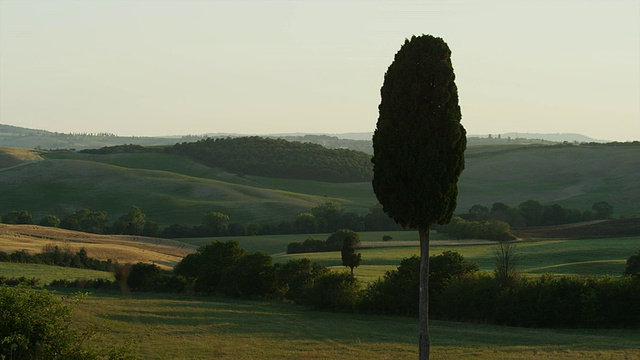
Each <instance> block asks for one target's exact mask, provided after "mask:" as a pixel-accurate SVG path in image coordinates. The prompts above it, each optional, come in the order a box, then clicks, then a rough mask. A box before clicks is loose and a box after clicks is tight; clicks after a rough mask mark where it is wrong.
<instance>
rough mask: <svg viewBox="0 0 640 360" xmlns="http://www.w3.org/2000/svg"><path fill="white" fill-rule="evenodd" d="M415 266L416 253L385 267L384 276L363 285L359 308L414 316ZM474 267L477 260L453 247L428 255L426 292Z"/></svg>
mask: <svg viewBox="0 0 640 360" xmlns="http://www.w3.org/2000/svg"><path fill="white" fill-rule="evenodd" d="M419 270H420V258H419V257H417V256H412V257H410V258H406V259H403V260H402V261H401V262H400V265H399V266H398V268H397V269H396V270H392V271H387V273H386V274H385V276H384V278H382V279H379V280H377V281H375V282H373V283H372V284H370V285H369V286H368V287H367V290H366V292H365V295H364V297H363V299H362V304H361V305H360V307H361V309H362V311H366V312H373V313H383V314H398V315H413V316H417V315H418V284H419V281H420V273H419ZM478 270H479V268H478V264H475V263H472V262H470V261H468V260H466V259H465V258H464V256H462V255H460V254H459V253H457V252H455V251H445V252H443V253H442V254H440V255H433V256H431V257H430V258H429V291H430V295H432V296H433V295H434V294H435V293H438V292H440V291H442V289H443V288H444V287H445V286H446V285H447V284H448V283H449V282H450V281H451V279H453V278H455V277H459V276H464V275H467V274H472V273H475V272H477V271H478ZM432 311H433V309H432Z"/></svg>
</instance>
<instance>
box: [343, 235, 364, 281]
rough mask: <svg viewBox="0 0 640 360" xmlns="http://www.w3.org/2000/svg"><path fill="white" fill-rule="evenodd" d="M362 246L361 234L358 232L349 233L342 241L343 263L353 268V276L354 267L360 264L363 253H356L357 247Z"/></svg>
mask: <svg viewBox="0 0 640 360" xmlns="http://www.w3.org/2000/svg"><path fill="white" fill-rule="evenodd" d="M359 246H360V236H359V235H358V234H357V233H352V234H349V236H347V237H346V238H345V239H344V242H343V243H342V251H341V254H342V265H344V266H346V267H348V268H350V269H351V277H353V268H357V267H358V266H360V262H361V261H362V254H361V253H356V249H357V248H358V247H359Z"/></svg>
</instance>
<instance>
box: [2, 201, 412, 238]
mask: <svg viewBox="0 0 640 360" xmlns="http://www.w3.org/2000/svg"><path fill="white" fill-rule="evenodd" d="M230 220H231V219H230V217H229V215H227V214H225V213H222V212H219V211H209V212H207V213H205V214H204V215H203V217H202V220H201V223H200V224H199V225H195V226H190V225H187V224H172V225H170V226H167V227H165V228H161V227H160V226H159V224H158V223H156V222H154V221H150V220H148V219H147V217H146V215H145V214H144V212H142V210H141V209H140V208H139V207H137V206H132V207H131V208H130V209H129V212H127V213H126V214H124V215H122V216H120V217H119V218H118V219H117V220H115V221H114V222H113V223H111V221H110V219H109V214H108V213H107V212H106V211H94V210H89V209H82V210H79V211H77V212H75V213H73V214H70V215H67V216H66V217H64V218H62V219H60V218H59V217H57V216H55V215H48V216H45V217H44V218H42V219H41V220H40V221H39V222H37V225H41V226H50V227H59V228H62V229H67V230H76V231H83V232H89V233H94V234H126V235H142V236H151V237H165V238H184V237H207V236H245V235H274V234H314V233H324V232H334V231H337V230H339V229H344V228H348V229H353V230H354V231H383V230H400V229H402V228H401V227H400V226H399V225H398V224H396V223H395V222H394V221H393V220H392V219H390V218H389V217H388V216H387V215H386V214H385V213H384V212H383V211H382V206H380V205H379V204H378V205H374V206H372V207H371V208H370V209H369V212H368V213H367V214H365V215H359V214H356V213H354V212H350V211H346V210H345V209H344V208H343V207H342V206H341V205H340V204H338V203H335V202H325V203H323V204H320V205H318V206H316V207H314V208H312V209H310V210H309V211H306V212H303V213H301V214H299V215H298V216H296V217H295V219H293V220H288V221H287V220H284V221H281V222H279V223H262V224H260V223H247V224H243V223H238V222H231V221H230ZM0 222H3V223H5V224H36V222H34V219H33V216H32V215H31V214H30V213H29V212H28V211H27V210H22V211H11V212H9V213H7V214H5V215H4V216H0Z"/></svg>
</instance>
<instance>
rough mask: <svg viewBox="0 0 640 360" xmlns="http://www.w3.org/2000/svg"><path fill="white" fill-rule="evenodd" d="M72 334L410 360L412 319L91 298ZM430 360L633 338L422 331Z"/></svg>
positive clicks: (142, 343)
mask: <svg viewBox="0 0 640 360" xmlns="http://www.w3.org/2000/svg"><path fill="white" fill-rule="evenodd" d="M75 319H76V320H77V321H78V323H79V325H82V324H86V323H88V322H91V323H95V324H97V325H99V326H100V328H102V329H104V330H108V331H104V332H105V333H106V338H105V339H104V340H105V341H107V342H108V341H113V342H117V341H119V342H122V340H123V339H134V340H135V341H136V343H137V345H136V347H137V348H138V350H139V354H140V356H141V357H142V358H144V359H168V358H171V359H211V358H215V359H234V360H235V359H239V360H244V359H335V360H341V359H354V358H360V359H415V358H416V357H417V351H418V348H417V320H416V319H414V318H407V317H390V316H371V315H361V314H341V313H328V312H317V311H313V310H310V309H308V308H306V307H299V306H290V305H282V304H277V303H268V302H255V301H253V302H247V301H230V300H217V299H203V298H190V297H187V296H177V295H151V294H130V295H128V296H126V297H122V296H120V295H116V294H115V293H98V294H95V295H93V296H90V297H89V298H88V299H87V300H85V301H84V302H83V303H81V304H80V305H79V306H78V307H77V309H76V312H75ZM431 337H432V343H433V347H432V358H433V359H462V358H477V359H530V358H534V357H535V358H541V359H594V358H608V359H618V358H619V359H637V358H638V349H639V348H640V330H639V329H620V330H607V329H598V330H586V329H554V330H550V329H529V328H511V327H503V326H491V325H480V324H463V323H452V322H443V321H432V322H431Z"/></svg>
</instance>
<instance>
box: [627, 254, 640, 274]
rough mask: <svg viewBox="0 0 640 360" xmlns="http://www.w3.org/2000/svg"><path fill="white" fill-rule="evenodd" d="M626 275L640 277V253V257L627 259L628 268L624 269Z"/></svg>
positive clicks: (634, 256) (632, 256) (635, 256)
mask: <svg viewBox="0 0 640 360" xmlns="http://www.w3.org/2000/svg"><path fill="white" fill-rule="evenodd" d="M624 274H625V275H636V276H637V275H640V251H638V255H631V256H629V258H628V259H627V266H626V268H625V269H624Z"/></svg>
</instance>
